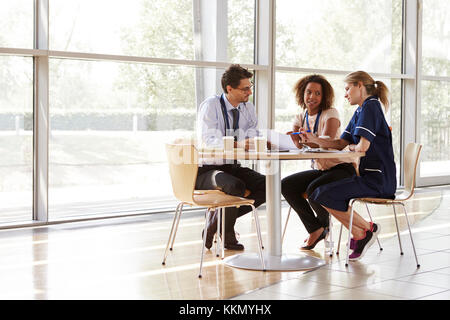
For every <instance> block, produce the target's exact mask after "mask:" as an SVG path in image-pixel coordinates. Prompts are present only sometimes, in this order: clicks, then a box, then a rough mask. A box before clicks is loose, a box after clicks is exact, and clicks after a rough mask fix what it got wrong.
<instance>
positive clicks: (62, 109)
mask: <svg viewBox="0 0 450 320" xmlns="http://www.w3.org/2000/svg"><path fill="white" fill-rule="evenodd" d="M197 72H198V75H199V76H200V77H203V76H202V74H203V72H209V73H210V74H222V72H223V70H211V69H207V68H201V69H200V68H199V69H196V68H193V67H179V66H157V65H150V64H132V63H115V62H99V61H78V60H65V59H50V84H51V88H50V121H51V123H50V126H51V135H50V147H49V159H50V163H49V186H50V187H49V217H50V219H51V220H58V219H63V218H68V217H75V216H78V217H79V216H81V215H94V214H101V215H111V214H117V213H126V212H140V211H141V212H142V211H145V212H149V210H157V209H160V208H168V207H169V206H170V207H171V208H173V207H174V205H173V204H174V203H173V202H172V201H173V200H175V199H174V198H173V193H172V187H171V183H170V178H169V173H168V168H167V160H166V153H165V146H164V143H165V142H168V141H170V140H172V139H174V138H180V137H191V136H192V137H195V125H196V110H197V103H196V83H195V79H196V74H197ZM201 82H202V83H206V82H208V83H209V82H210V81H201ZM198 91H200V89H199V90H198ZM218 92H220V91H218ZM213 93H216V92H211V91H208V90H205V94H206V96H208V95H210V94H213Z"/></svg>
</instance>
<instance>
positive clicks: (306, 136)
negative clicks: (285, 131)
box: [300, 131, 320, 146]
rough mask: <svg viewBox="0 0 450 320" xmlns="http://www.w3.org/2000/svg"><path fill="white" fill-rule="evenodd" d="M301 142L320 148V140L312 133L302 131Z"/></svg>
mask: <svg viewBox="0 0 450 320" xmlns="http://www.w3.org/2000/svg"><path fill="white" fill-rule="evenodd" d="M300 135H301V140H302V141H303V142H306V143H315V144H317V145H319V146H320V144H319V138H317V136H316V135H314V134H312V133H311V132H306V131H302V133H300Z"/></svg>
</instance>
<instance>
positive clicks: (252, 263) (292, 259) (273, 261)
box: [224, 253, 325, 271]
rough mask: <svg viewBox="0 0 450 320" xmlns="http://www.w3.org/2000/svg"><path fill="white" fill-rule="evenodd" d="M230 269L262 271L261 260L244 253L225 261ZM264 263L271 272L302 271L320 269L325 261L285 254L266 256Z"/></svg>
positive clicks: (254, 254)
mask: <svg viewBox="0 0 450 320" xmlns="http://www.w3.org/2000/svg"><path fill="white" fill-rule="evenodd" d="M224 263H225V264H226V265H228V266H230V267H236V268H241V269H248V270H262V267H261V260H260V259H259V255H258V254H257V253H242V254H237V255H234V256H231V257H228V258H225V259H224ZM264 263H265V265H266V270H269V271H300V270H311V269H316V268H320V267H322V266H324V265H325V261H324V260H322V259H318V258H315V257H311V256H308V255H305V254H283V255H281V256H272V255H268V254H265V255H264Z"/></svg>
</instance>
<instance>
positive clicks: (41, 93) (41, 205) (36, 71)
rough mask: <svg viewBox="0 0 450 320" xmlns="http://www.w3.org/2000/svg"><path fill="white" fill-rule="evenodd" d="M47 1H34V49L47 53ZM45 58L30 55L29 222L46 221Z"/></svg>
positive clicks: (48, 119)
mask: <svg viewBox="0 0 450 320" xmlns="http://www.w3.org/2000/svg"><path fill="white" fill-rule="evenodd" d="M48 2H49V0H35V3H34V4H35V6H34V17H35V18H34V50H48V27H49V20H48V16H49V11H48V8H49V6H48ZM48 71H49V58H48V55H34V56H33V83H34V86H33V220H37V221H40V222H47V221H48V146H49V122H50V118H49V108H48V105H49V104H48V103H49V99H48V96H49V94H48V92H49V72H48Z"/></svg>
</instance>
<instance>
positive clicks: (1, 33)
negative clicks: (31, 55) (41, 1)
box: [0, 0, 34, 49]
mask: <svg viewBox="0 0 450 320" xmlns="http://www.w3.org/2000/svg"><path fill="white" fill-rule="evenodd" d="M33 5H34V1H30V0H14V1H11V0H0V47H11V48H27V49H31V48H33V24H34V20H33V17H34V6H33ZM19 26H20V27H19Z"/></svg>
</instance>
